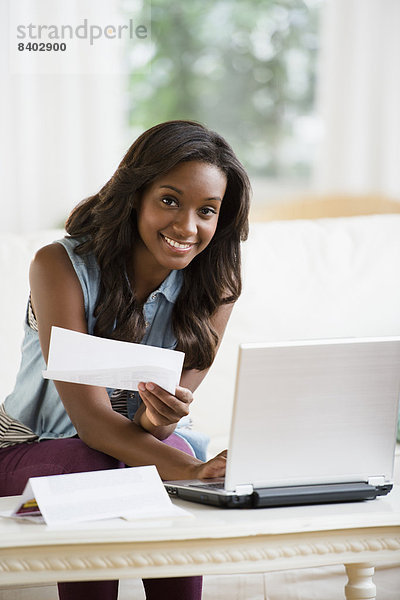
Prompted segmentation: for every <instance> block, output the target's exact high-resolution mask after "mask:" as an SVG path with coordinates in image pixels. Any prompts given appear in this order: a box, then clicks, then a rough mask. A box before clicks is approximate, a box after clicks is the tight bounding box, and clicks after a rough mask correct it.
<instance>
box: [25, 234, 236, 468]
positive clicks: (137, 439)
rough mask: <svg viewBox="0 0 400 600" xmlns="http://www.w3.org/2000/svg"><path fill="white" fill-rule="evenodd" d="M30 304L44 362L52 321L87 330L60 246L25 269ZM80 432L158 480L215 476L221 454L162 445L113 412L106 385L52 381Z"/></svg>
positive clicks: (81, 303)
mask: <svg viewBox="0 0 400 600" xmlns="http://www.w3.org/2000/svg"><path fill="white" fill-rule="evenodd" d="M30 286H31V301H32V307H33V310H34V313H35V316H36V319H37V323H38V329H39V339H40V344H41V348H42V353H43V356H44V358H45V360H46V362H47V357H48V351H49V343H50V332H51V327H52V325H56V326H58V327H63V328H65V329H72V330H75V331H80V332H82V333H87V322H86V317H85V310H84V301H83V294H82V289H81V286H80V284H79V281H78V278H77V276H76V273H75V271H74V269H73V267H72V264H71V262H70V260H69V258H68V255H67V253H66V251H65V250H64V248H63V247H62V246H61V245H60V244H51V245H49V246H46V247H45V248H42V249H41V250H39V252H38V253H37V254H36V256H35V258H34V260H33V262H32V265H31V269H30ZM55 385H56V388H57V391H58V393H59V395H60V398H61V400H62V402H63V404H64V406H65V409H66V411H67V413H68V415H69V417H70V419H71V421H72V423H73V424H74V426H75V428H76V430H77V432H78V435H79V437H80V438H81V439H82V440H83V441H84V442H85V443H86V444H87V445H88V446H90V447H92V448H95V449H96V450H100V451H101V452H104V453H106V454H109V455H110V456H113V457H115V458H117V459H119V460H121V461H123V462H125V463H126V464H128V465H130V466H139V465H148V464H155V465H156V466H157V468H158V471H159V473H160V476H161V477H162V478H163V479H191V478H198V477H216V476H219V475H223V474H224V471H225V458H224V456H223V455H218V456H217V457H215V458H214V459H212V460H211V461H209V462H208V463H202V462H201V461H199V460H197V459H196V458H194V457H192V456H189V455H188V454H185V453H184V452H181V451H179V450H176V449H175V448H171V447H169V446H167V445H166V444H163V443H162V442H161V441H159V440H158V439H157V438H156V437H154V436H153V435H152V434H151V433H148V432H147V431H145V430H144V429H143V428H142V427H140V426H139V425H138V424H137V423H134V422H131V421H130V420H129V419H127V418H125V417H123V416H122V415H120V414H118V413H117V412H115V411H114V410H113V409H112V407H111V402H110V399H109V397H108V394H107V391H106V390H105V388H101V387H97V386H89V385H80V384H74V383H65V382H55Z"/></svg>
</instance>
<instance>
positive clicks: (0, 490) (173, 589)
mask: <svg viewBox="0 0 400 600" xmlns="http://www.w3.org/2000/svg"><path fill="white" fill-rule="evenodd" d="M164 443H166V444H168V446H172V447H173V448H178V449H179V450H182V451H183V452H186V453H187V454H193V452H192V449H191V448H190V446H189V444H188V443H187V442H186V441H185V440H183V439H182V438H181V437H179V436H178V435H175V434H172V435H171V436H170V437H169V438H167V439H166V440H164ZM124 466H125V465H124V464H123V463H122V462H120V461H118V460H117V459H115V458H112V457H111V456H108V455H107V454H103V453H102V452H98V451H97V450H93V449H92V448H89V446H87V445H86V444H85V443H84V442H82V441H81V440H80V439H78V438H68V439H64V440H46V441H43V442H39V443H36V442H35V443H33V444H17V445H16V446H11V447H10V448H2V449H0V496H13V495H18V494H21V493H22V491H23V489H24V487H25V485H26V482H27V481H28V479H29V477H40V476H42V475H61V474H63V473H81V472H83V471H100V470H103V469H117V468H121V467H124ZM143 585H144V588H145V591H146V598H147V600H159V599H161V598H162V599H163V600H168V599H171V600H172V599H174V600H200V598H201V591H202V578H201V577H174V578H171V579H144V580H143ZM58 594H59V598H60V600H116V599H117V597H118V581H85V582H81V581H79V582H68V583H59V584H58Z"/></svg>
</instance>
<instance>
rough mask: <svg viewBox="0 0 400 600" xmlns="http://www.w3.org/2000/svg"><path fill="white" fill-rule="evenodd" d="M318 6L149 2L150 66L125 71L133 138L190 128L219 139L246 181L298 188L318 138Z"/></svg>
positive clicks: (236, 0)
mask: <svg viewBox="0 0 400 600" xmlns="http://www.w3.org/2000/svg"><path fill="white" fill-rule="evenodd" d="M129 5H130V1H129V0H125V3H124V10H125V11H127V12H129ZM320 7H321V1H318V0H308V1H305V0H304V1H303V0H281V1H275V2H274V1H272V0H191V1H190V2H185V3H183V2H181V1H177V0H152V2H151V24H152V29H151V48H152V50H151V56H149V57H148V64H149V65H150V68H148V69H141V70H140V71H141V72H137V71H135V65H134V64H133V65H132V72H131V74H130V79H129V121H130V126H131V128H132V130H133V137H135V135H137V134H139V133H140V132H141V131H143V130H144V129H146V128H148V127H151V126H152V125H154V124H155V123H157V122H161V121H164V120H169V119H177V118H187V119H193V120H198V121H201V122H203V123H205V124H206V125H207V126H209V127H211V128H212V129H215V130H217V131H218V132H219V133H221V134H222V135H224V136H225V137H226V138H227V140H228V141H229V142H230V143H231V144H232V146H233V148H234V149H235V151H236V152H237V154H238V156H239V157H240V159H241V160H242V162H243V163H244V164H245V166H246V167H247V169H248V170H249V173H250V174H251V176H252V177H253V178H254V177H255V178H257V177H262V178H269V179H273V180H280V181H282V180H283V181H286V182H288V181H294V180H296V181H298V180H300V181H303V182H304V185H306V184H307V180H308V179H309V176H310V173H311V169H312V162H313V152H314V148H315V143H316V137H317V136H316V133H317V131H318V121H317V117H316V116H315V110H314V101H315V87H316V86H315V83H316V62H317V54H318V19H319V11H320Z"/></svg>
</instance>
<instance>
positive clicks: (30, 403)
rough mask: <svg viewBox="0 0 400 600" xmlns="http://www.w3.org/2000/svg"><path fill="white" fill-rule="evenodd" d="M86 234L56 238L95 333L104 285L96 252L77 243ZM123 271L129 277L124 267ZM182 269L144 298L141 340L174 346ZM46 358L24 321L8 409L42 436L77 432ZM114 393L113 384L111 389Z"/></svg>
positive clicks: (132, 402) (133, 399)
mask: <svg viewBox="0 0 400 600" xmlns="http://www.w3.org/2000/svg"><path fill="white" fill-rule="evenodd" d="M81 241H82V240H81V239H72V238H63V239H61V240H57V242H58V243H59V244H61V245H62V246H63V247H64V248H65V250H66V252H67V253H68V256H69V259H70V261H71V263H72V266H73V268H74V270H75V273H76V275H77V277H78V279H79V283H80V285H81V287H82V292H83V298H84V307H85V315H86V319H87V324H88V333H89V334H91V335H93V331H94V326H95V323H96V318H95V316H94V309H95V306H96V302H97V296H98V292H99V285H100V269H99V266H98V264H97V261H96V258H95V256H94V255H93V254H85V255H81V256H80V255H78V254H75V252H74V249H75V248H76V246H77V245H79V244H80V243H81ZM121 277H125V274H124V273H121ZM182 279H183V276H182V272H181V271H171V273H170V274H169V275H168V277H167V278H166V279H165V280H164V281H163V282H162V284H161V285H160V287H159V288H158V289H157V290H155V291H154V292H152V294H151V295H150V296H149V298H148V299H147V301H146V303H145V304H144V307H143V311H144V318H145V321H146V332H145V335H144V337H143V339H142V342H141V343H142V344H147V345H149V346H158V347H160V348H169V349H173V348H175V346H176V338H175V336H174V333H173V331H172V326H171V315H172V309H173V306H174V303H175V301H176V299H177V297H178V294H179V292H180V289H181V286H182ZM45 368H46V364H45V361H44V358H43V355H42V351H41V347H40V343H39V334H38V332H37V331H34V330H33V329H32V328H31V327H30V326H29V323H28V318H27V316H26V318H25V322H24V340H23V343H22V358H21V364H20V369H19V372H18V375H17V379H16V383H15V387H14V390H13V391H12V392H11V394H10V395H9V396H7V398H6V399H5V401H4V408H5V410H6V412H7V414H8V415H9V416H10V417H12V418H14V419H17V420H18V421H20V422H21V423H23V424H24V425H26V426H27V427H29V428H30V429H31V430H32V431H33V432H34V433H35V434H36V435H37V436H38V438H39V440H43V439H56V438H68V437H72V436H74V435H75V434H76V429H75V427H74V426H73V425H72V423H71V421H70V419H69V416H68V414H67V412H66V410H65V408H64V405H63V403H62V401H61V399H60V397H59V395H58V392H57V390H56V387H55V385H54V383H53V382H52V381H48V382H47V383H46V381H45V380H44V379H43V377H42V371H43V370H44V369H45ZM107 391H108V393H109V395H111V393H112V392H113V390H112V389H107ZM139 403H140V397H139V395H138V393H137V392H134V393H131V394H129V395H128V416H129V417H130V418H132V417H133V416H134V414H135V412H136V410H137V408H138V406H139Z"/></svg>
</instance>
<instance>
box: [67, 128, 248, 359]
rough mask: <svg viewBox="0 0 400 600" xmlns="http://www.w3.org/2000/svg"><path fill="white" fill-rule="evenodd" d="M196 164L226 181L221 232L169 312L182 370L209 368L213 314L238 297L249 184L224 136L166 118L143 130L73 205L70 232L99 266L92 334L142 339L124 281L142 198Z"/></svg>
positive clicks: (139, 316)
mask: <svg viewBox="0 0 400 600" xmlns="http://www.w3.org/2000/svg"><path fill="white" fill-rule="evenodd" d="M193 160H196V161H201V162H204V163H207V164H212V165H214V166H216V167H218V168H219V169H220V170H221V171H222V172H223V173H225V175H226V177H227V187H226V192H225V195H224V198H223V201H222V205H221V210H220V214H219V219H218V225H217V229H216V232H215V234H214V236H213V238H212V240H211V242H210V243H209V245H208V246H207V247H206V248H205V249H204V250H203V251H202V252H201V253H200V254H198V255H197V256H196V257H195V258H194V259H193V260H192V261H191V263H190V264H189V265H188V266H187V267H185V269H183V284H182V288H181V291H180V293H179V296H178V299H177V301H176V303H175V305H174V309H173V315H172V327H173V330H174V333H175V336H176V339H177V349H178V350H181V351H183V352H185V368H194V369H199V370H202V369H205V368H207V367H209V366H210V365H211V364H212V362H213V360H214V357H215V352H216V346H217V344H218V335H217V333H216V332H215V330H214V328H213V326H212V323H211V317H212V315H213V314H214V313H215V311H216V310H217V308H218V307H219V306H220V305H221V304H224V303H230V302H234V301H235V300H237V298H238V297H239V296H240V293H241V287H242V283H241V261H240V242H241V241H244V240H246V239H247V235H248V212H249V198H250V183H249V179H248V177H247V174H246V171H245V170H244V168H243V166H242V165H241V163H240V162H239V160H238V159H237V158H236V156H235V154H234V152H233V150H232V148H231V147H230V146H229V144H228V143H227V142H226V141H225V140H224V138H222V137H221V136H220V135H218V134H217V133H215V132H214V131H211V130H209V129H207V128H206V127H204V126H203V125H201V124H199V123H196V122H193V121H169V122H166V123H161V124H159V125H156V126H155V127H152V128H151V129H149V130H148V131H145V132H144V133H143V134H142V135H141V136H140V137H139V138H138V139H137V140H136V141H135V142H134V143H133V144H132V146H131V147H130V148H129V150H128V151H127V153H126V154H125V156H124V158H123V159H122V162H121V163H120V165H119V167H118V169H117V170H116V172H115V173H114V175H113V176H112V177H111V179H110V180H109V181H108V182H107V183H106V184H105V185H104V187H102V189H101V190H100V191H99V192H98V193H97V194H95V195H94V196H91V197H89V198H87V199H86V200H84V201H83V202H81V203H80V204H78V206H77V207H75V209H74V210H73V211H72V213H71V215H70V216H69V218H68V220H67V223H66V230H67V233H68V234H69V235H70V236H71V237H74V238H75V237H77V238H80V237H83V238H84V240H83V241H82V243H80V244H79V245H78V246H77V248H76V250H75V252H77V254H80V255H81V254H85V253H88V252H93V253H94V255H95V257H96V259H97V262H98V264H99V267H100V272H101V282H100V290H99V296H98V300H97V305H96V309H95V313H94V314H95V317H96V325H95V330H94V334H95V335H98V336H100V337H108V338H114V339H120V340H127V341H132V342H139V341H140V340H141V339H142V337H143V335H144V330H145V323H144V317H143V304H142V303H139V302H138V300H137V299H136V298H135V294H134V291H133V290H132V289H131V286H130V285H129V282H128V279H127V277H126V276H125V273H126V264H127V260H128V258H129V257H130V256H131V253H132V248H133V245H134V240H135V239H137V236H138V235H139V234H138V230H137V218H136V208H137V205H138V199H139V198H140V196H141V193H142V192H143V190H144V189H145V188H146V186H148V185H149V184H150V183H152V182H153V181H154V179H156V178H157V177H159V176H160V175H163V174H164V173H167V172H168V171H169V170H170V169H172V168H173V167H175V166H176V165H178V164H179V163H182V162H186V161H193Z"/></svg>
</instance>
